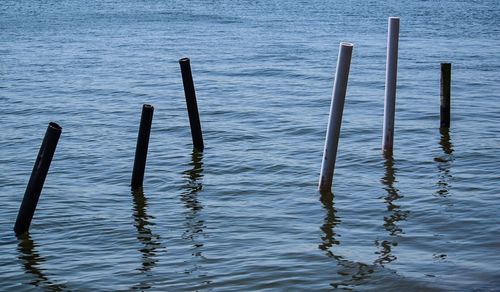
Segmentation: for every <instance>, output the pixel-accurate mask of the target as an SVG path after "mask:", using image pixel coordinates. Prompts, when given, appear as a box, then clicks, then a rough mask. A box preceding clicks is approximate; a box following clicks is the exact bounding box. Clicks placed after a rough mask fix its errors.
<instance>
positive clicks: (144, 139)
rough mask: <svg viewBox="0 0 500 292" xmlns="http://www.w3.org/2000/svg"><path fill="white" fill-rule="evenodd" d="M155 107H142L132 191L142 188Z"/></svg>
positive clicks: (145, 105) (146, 105) (147, 105)
mask: <svg viewBox="0 0 500 292" xmlns="http://www.w3.org/2000/svg"><path fill="white" fill-rule="evenodd" d="M153 111H154V107H153V106H152V105H149V104H144V105H143V106H142V115H141V125H140V128H139V134H138V136H137V146H136V148H135V160H134V170H133V172H132V183H131V185H132V189H136V188H140V187H142V182H143V180H144V170H145V169H146V158H147V156H148V145H149V135H150V133H151V123H152V121H153Z"/></svg>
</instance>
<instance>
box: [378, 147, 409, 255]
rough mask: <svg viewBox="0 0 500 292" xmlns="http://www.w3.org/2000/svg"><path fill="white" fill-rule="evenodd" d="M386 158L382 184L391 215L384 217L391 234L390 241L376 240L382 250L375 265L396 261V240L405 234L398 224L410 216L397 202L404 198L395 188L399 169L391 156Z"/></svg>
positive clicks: (385, 224) (385, 226) (385, 156)
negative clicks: (395, 166) (394, 248)
mask: <svg viewBox="0 0 500 292" xmlns="http://www.w3.org/2000/svg"><path fill="white" fill-rule="evenodd" d="M384 158H385V163H384V166H385V174H384V176H383V177H382V179H381V182H382V184H383V185H384V190H385V191H386V192H387V194H386V196H385V197H384V202H385V203H386V205H387V211H388V212H389V215H388V216H385V217H384V228H385V230H387V231H388V232H389V236H390V239H388V240H378V239H377V240H375V245H376V246H378V247H379V248H380V250H379V251H378V252H376V253H377V254H378V255H379V257H378V259H377V260H376V261H375V263H377V264H380V265H384V264H387V263H390V262H392V261H394V260H396V257H395V256H394V255H393V254H392V248H393V247H395V246H397V245H398V242H397V240H396V239H397V237H398V236H399V235H401V234H403V233H404V232H403V230H402V229H401V228H400V227H399V226H398V225H397V223H398V222H399V221H402V220H406V218H407V217H408V214H409V212H408V211H403V210H401V206H399V205H398V204H397V201H398V200H399V199H400V198H402V196H401V195H400V194H399V190H398V189H397V188H396V187H395V186H394V184H395V183H396V182H397V180H396V173H397V169H396V168H394V159H393V158H392V156H391V155H384Z"/></svg>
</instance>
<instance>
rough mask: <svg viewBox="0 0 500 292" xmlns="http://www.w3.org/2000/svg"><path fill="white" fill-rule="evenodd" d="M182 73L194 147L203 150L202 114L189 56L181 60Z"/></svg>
mask: <svg viewBox="0 0 500 292" xmlns="http://www.w3.org/2000/svg"><path fill="white" fill-rule="evenodd" d="M179 64H180V66H181V73H182V83H183V84H184V94H185V95H186V105H187V110H188V115H189V124H190V125H191V136H192V138H193V147H194V148H195V149H197V150H198V151H203V149H204V145H203V134H202V131H201V123H200V115H199V113H198V105H197V103H196V93H195V90H194V83H193V76H192V74H191V65H190V62H189V58H182V59H180V60H179Z"/></svg>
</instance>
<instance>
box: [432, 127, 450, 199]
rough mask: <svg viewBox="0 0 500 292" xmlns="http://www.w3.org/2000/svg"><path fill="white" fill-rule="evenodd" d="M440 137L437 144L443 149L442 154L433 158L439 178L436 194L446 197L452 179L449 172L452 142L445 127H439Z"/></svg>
mask: <svg viewBox="0 0 500 292" xmlns="http://www.w3.org/2000/svg"><path fill="white" fill-rule="evenodd" d="M439 131H440V133H441V139H440V141H439V145H441V149H442V150H443V155H441V156H439V157H436V158H434V161H435V162H436V163H437V167H438V171H439V179H438V182H437V184H436V185H437V187H438V190H437V192H436V194H437V195H438V196H440V197H446V196H448V194H449V191H450V181H451V179H452V176H451V173H450V167H451V163H452V161H453V144H452V143H451V138H450V130H449V129H447V128H441V129H439Z"/></svg>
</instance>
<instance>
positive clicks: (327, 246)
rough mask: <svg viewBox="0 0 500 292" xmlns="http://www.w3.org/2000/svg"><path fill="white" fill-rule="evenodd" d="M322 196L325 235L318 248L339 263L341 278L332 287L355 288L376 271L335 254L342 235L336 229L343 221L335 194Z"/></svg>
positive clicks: (323, 230)
mask: <svg viewBox="0 0 500 292" xmlns="http://www.w3.org/2000/svg"><path fill="white" fill-rule="evenodd" d="M320 194H321V196H320V201H321V203H322V204H323V208H324V209H325V211H326V213H325V219H324V221H323V225H321V227H320V229H321V231H322V233H323V234H322V235H321V244H320V245H319V246H318V248H319V249H320V250H322V251H324V252H325V253H326V255H327V256H328V257H330V258H333V259H335V261H336V263H337V275H338V276H340V278H339V279H338V281H335V282H332V283H330V286H332V287H333V288H335V289H337V288H349V287H355V286H357V285H359V284H360V283H362V282H363V281H364V280H365V279H367V278H369V276H370V274H372V273H373V272H374V270H373V268H372V267H371V266H370V265H368V264H365V263H359V262H353V261H349V260H347V259H345V258H344V257H342V256H340V255H337V254H335V252H334V248H335V246H338V245H340V241H339V237H340V235H338V234H337V233H336V232H335V227H336V226H337V224H339V223H340V222H341V220H340V218H339V217H338V216H337V210H336V209H335V204H334V195H333V193H332V192H321V193H320Z"/></svg>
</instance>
